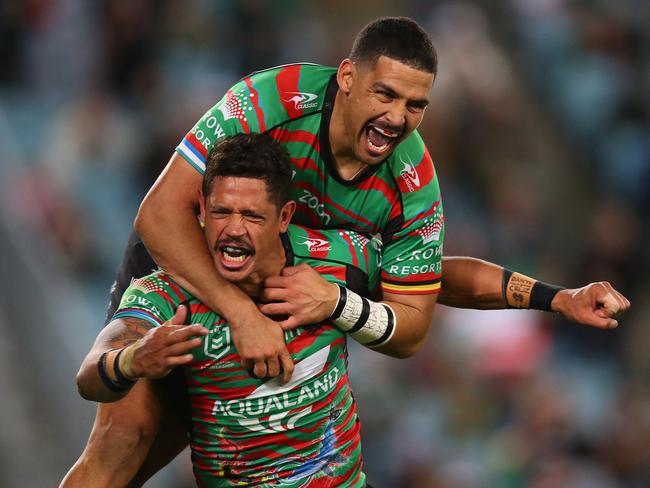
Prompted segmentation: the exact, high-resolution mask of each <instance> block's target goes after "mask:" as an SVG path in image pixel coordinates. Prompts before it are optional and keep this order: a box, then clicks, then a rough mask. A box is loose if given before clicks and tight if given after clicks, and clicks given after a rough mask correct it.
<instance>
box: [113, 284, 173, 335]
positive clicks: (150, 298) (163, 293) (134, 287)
mask: <svg viewBox="0 0 650 488" xmlns="http://www.w3.org/2000/svg"><path fill="white" fill-rule="evenodd" d="M177 302H178V300H177V299H175V294H174V290H173V289H172V287H171V285H170V282H169V281H165V280H164V279H162V278H161V273H154V274H151V275H149V276H145V277H144V278H139V279H136V280H133V282H132V283H131V285H130V286H129V287H128V288H127V289H126V291H125V292H124V294H123V295H122V301H121V302H120V306H119V307H118V309H117V311H116V312H115V315H113V319H121V318H127V317H130V318H136V319H142V320H146V321H147V322H149V323H151V324H152V325H153V326H154V327H157V326H159V325H161V324H162V323H163V322H165V321H167V320H169V319H171V318H172V317H173V316H174V312H175V310H176V307H177Z"/></svg>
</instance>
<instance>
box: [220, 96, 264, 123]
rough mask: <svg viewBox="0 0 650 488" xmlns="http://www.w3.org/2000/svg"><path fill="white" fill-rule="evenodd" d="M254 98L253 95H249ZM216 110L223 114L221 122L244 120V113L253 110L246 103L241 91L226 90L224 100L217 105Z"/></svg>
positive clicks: (249, 104) (245, 97) (247, 102)
mask: <svg viewBox="0 0 650 488" xmlns="http://www.w3.org/2000/svg"><path fill="white" fill-rule="evenodd" d="M254 96H255V94H254V93H251V94H250V97H251V98H253V97H254ZM217 108H218V109H219V111H220V112H221V113H222V114H223V120H229V119H239V120H246V112H248V111H251V110H253V106H252V105H251V103H250V102H249V101H248V99H247V96H246V93H244V92H243V91H241V90H240V91H232V90H228V93H227V94H226V99H225V100H224V101H223V102H222V103H221V104H219V106H218V107H217Z"/></svg>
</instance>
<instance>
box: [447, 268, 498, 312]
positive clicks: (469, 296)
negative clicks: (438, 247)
mask: <svg viewBox="0 0 650 488" xmlns="http://www.w3.org/2000/svg"><path fill="white" fill-rule="evenodd" d="M438 303H440V304H442V305H448V306H451V307H457V308H475V309H482V310H494V309H503V308H507V303H506V301H505V299H504V296H503V268H502V267H501V266H498V265H496V264H493V263H489V262H487V261H483V260H481V259H476V258H469V257H443V258H442V288H441V292H440V294H439V295H438Z"/></svg>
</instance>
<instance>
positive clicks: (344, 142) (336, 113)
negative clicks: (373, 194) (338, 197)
mask: <svg viewBox="0 0 650 488" xmlns="http://www.w3.org/2000/svg"><path fill="white" fill-rule="evenodd" d="M345 103H346V100H345V95H344V94H343V92H341V91H340V90H339V91H338V92H337V93H336V99H335V100H334V109H333V110H332V117H331V119H330V126H329V139H330V140H329V142H330V148H331V149H332V156H333V157H334V163H335V165H336V169H337V171H338V173H339V176H341V178H343V179H344V180H352V179H354V178H356V177H357V176H358V175H359V174H360V173H361V172H362V171H363V170H364V169H366V168H367V167H368V165H367V164H365V163H364V162H363V161H359V160H358V159H357V158H356V157H355V154H354V149H353V144H354V137H355V135H354V134H351V131H350V130H348V128H347V127H346V126H345V118H344V117H343V114H344V107H345Z"/></svg>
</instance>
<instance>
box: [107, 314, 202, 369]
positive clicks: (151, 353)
mask: <svg viewBox="0 0 650 488" xmlns="http://www.w3.org/2000/svg"><path fill="white" fill-rule="evenodd" d="M186 317H187V309H186V306H185V305H180V306H179V307H178V309H177V310H176V313H175V314H174V316H173V317H172V318H171V319H170V320H168V321H167V322H165V323H164V324H163V325H161V326H159V327H155V328H153V329H151V330H149V332H147V334H146V335H145V336H144V337H142V338H141V339H139V340H138V341H137V342H135V343H133V344H131V345H130V346H128V347H127V348H126V349H125V350H124V352H123V353H122V357H123V358H124V359H122V357H120V366H121V367H122V370H123V371H124V372H125V373H126V374H127V375H128V376H131V377H133V378H162V377H163V376H167V374H169V372H170V371H171V370H172V369H173V368H175V367H176V366H180V365H183V364H187V363H189V362H191V361H192V360H193V359H194V357H193V356H192V354H191V353H190V351H191V350H192V349H194V348H195V347H198V346H200V345H201V341H202V339H201V337H202V336H205V335H207V334H208V329H206V328H205V327H203V326H202V325H198V324H194V325H184V324H185V319H186ZM197 336H198V337H197Z"/></svg>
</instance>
